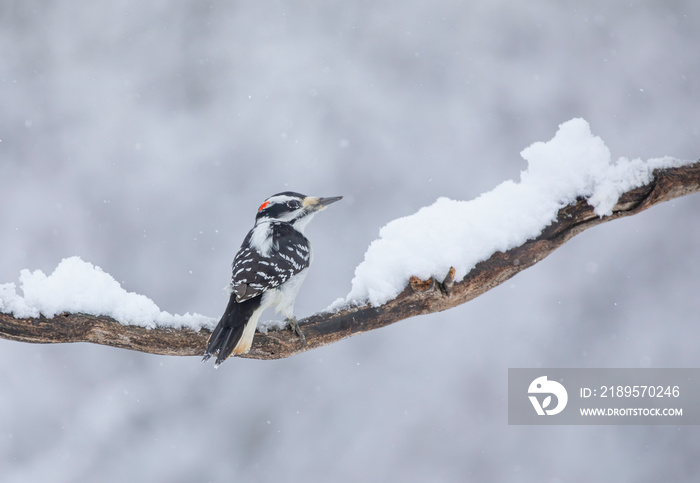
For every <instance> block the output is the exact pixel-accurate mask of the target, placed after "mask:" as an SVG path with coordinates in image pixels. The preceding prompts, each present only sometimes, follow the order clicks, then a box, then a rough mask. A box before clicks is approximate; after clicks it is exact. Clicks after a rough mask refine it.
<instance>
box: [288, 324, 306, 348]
mask: <svg viewBox="0 0 700 483" xmlns="http://www.w3.org/2000/svg"><path fill="white" fill-rule="evenodd" d="M287 322H288V323H289V328H290V330H291V331H292V332H294V333H295V334H296V335H298V336H299V338H300V339H301V348H302V349H303V348H304V346H305V345H306V337H305V336H304V333H303V332H302V331H301V327H299V323H298V322H297V318H296V317H290V318H288V319H287Z"/></svg>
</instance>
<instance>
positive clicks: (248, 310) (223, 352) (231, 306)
mask: <svg viewBox="0 0 700 483" xmlns="http://www.w3.org/2000/svg"><path fill="white" fill-rule="evenodd" d="M261 298H262V295H259V296H257V297H253V298H252V299H250V300H246V301H245V302H241V303H238V302H236V294H235V293H232V294H231V298H230V299H229V301H228V305H227V306H226V311H225V312H224V315H222V316H221V320H219V324H218V325H217V326H216V328H215V329H214V332H212V333H211V336H210V337H209V343H208V344H207V350H206V351H205V352H204V357H203V358H202V362H205V361H207V360H208V359H209V358H210V357H211V356H213V355H215V356H216V362H215V365H216V366H218V365H219V364H221V363H222V362H224V361H225V360H226V359H227V358H228V357H229V356H230V355H231V353H232V352H233V351H234V349H236V346H237V345H238V343H239V342H243V341H241V338H242V337H243V333H244V330H245V328H246V325H247V324H248V323H249V322H250V323H255V324H256V325H257V317H256V320H254V321H253V320H250V319H251V317H252V316H253V313H254V312H255V310H256V309H257V308H258V307H260V301H261ZM249 331H250V330H249ZM249 331H247V332H249ZM252 332H253V333H254V332H255V327H253V328H252ZM250 336H251V338H252V333H251V334H250ZM245 349H246V350H241V351H238V352H236V353H237V354H238V353H242V352H247V349H248V348H247V347H246V348H245Z"/></svg>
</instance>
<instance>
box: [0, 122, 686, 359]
mask: <svg viewBox="0 0 700 483" xmlns="http://www.w3.org/2000/svg"><path fill="white" fill-rule="evenodd" d="M521 154H522V156H523V157H524V158H525V159H526V160H527V161H528V169H527V170H525V171H523V172H522V173H521V178H520V181H519V182H514V181H506V182H504V183H502V184H501V185H499V186H498V187H496V188H495V189H494V190H492V191H490V192H488V193H485V194H483V195H481V196H480V197H478V198H477V199H475V200H472V201H469V202H464V201H453V200H448V199H445V198H441V199H439V200H438V201H437V202H436V203H435V204H433V205H432V206H429V207H425V208H422V209H421V210H419V211H418V212H417V213H416V214H414V215H411V216H407V217H405V218H400V219H398V220H394V221H392V222H390V223H389V224H388V225H386V226H385V227H384V228H382V230H381V231H380V238H379V239H378V240H375V241H374V242H373V243H372V244H371V245H370V247H369V248H368V250H367V253H366V254H365V259H364V261H363V262H362V263H361V264H360V265H359V266H358V267H357V269H356V271H355V278H354V279H353V281H352V288H351V291H350V293H349V294H348V296H347V297H345V298H343V299H339V300H338V301H336V302H335V303H334V304H333V305H331V307H329V308H328V309H326V311H324V312H321V313H317V314H314V315H311V316H309V317H307V318H305V319H302V320H300V321H299V324H300V326H301V327H302V330H303V331H304V334H305V335H306V346H305V347H304V348H303V349H302V348H301V347H300V343H299V339H298V337H296V335H294V334H293V333H291V332H290V331H287V330H281V331H280V330H267V329H268V328H269V327H264V326H263V327H261V330H262V331H264V332H266V333H258V334H256V337H255V339H254V342H253V346H252V348H251V351H250V352H249V353H248V354H246V355H245V356H244V357H250V358H257V359H277V358H282V357H288V356H290V355H294V354H297V353H299V352H302V351H307V350H310V349H314V348H316V347H320V346H323V345H327V344H330V343H333V342H336V341H338V340H341V339H344V338H346V337H350V336H351V335H354V334H359V333H363V332H367V331H369V330H373V329H377V328H380V327H384V326H387V325H390V324H392V323H394V322H398V321H400V320H403V319H406V318H408V317H413V316H416V315H422V314H427V313H431V312H438V311H442V310H446V309H449V308H451V307H455V306H457V305H460V304H463V303H465V302H468V301H469V300H471V299H473V298H475V297H477V296H479V295H481V294H483V293H484V292H486V291H488V290H490V289H492V288H494V287H496V286H497V285H499V284H501V283H503V282H504V281H506V280H508V279H509V278H510V277H512V276H513V275H515V274H516V273H518V272H520V271H521V270H525V269H526V268H529V267H530V266H532V265H534V264H535V263H537V262H538V261H540V260H542V259H543V258H545V257H546V256H547V255H549V254H550V253H551V252H552V251H554V250H555V249H557V248H559V247H560V246H562V245H563V244H564V243H566V242H567V241H568V240H569V239H570V238H571V237H573V236H574V235H576V234H578V233H580V232H582V231H583V230H585V229H587V228H590V227H592V226H595V225H598V224H600V223H605V222H607V221H611V220H615V219H617V218H620V217H623V216H629V215H634V214H636V213H639V212H641V211H643V210H645V209H647V208H649V207H651V206H653V205H655V204H657V203H661V202H663V201H668V200H671V199H673V198H677V197H680V196H684V195H687V194H691V193H696V192H698V191H700V162H695V163H688V162H682V161H679V160H675V159H672V158H662V159H653V160H649V161H642V160H638V159H637V160H628V159H626V158H620V159H618V160H617V161H615V162H613V161H612V159H611V157H610V153H609V151H608V149H607V147H606V146H605V144H604V143H603V141H602V140H601V139H600V138H598V137H595V136H593V135H592V134H591V132H590V128H589V126H588V123H586V122H585V121H584V120H582V119H574V120H571V121H568V122H566V123H564V124H562V125H561V126H560V128H559V131H558V132H557V134H556V135H555V137H554V138H553V139H552V140H551V141H549V142H547V143H535V144H533V145H532V146H530V147H528V148H527V149H525V150H524V151H523V152H522V153H521ZM20 285H21V289H22V293H23V296H20V295H19V294H18V293H17V289H16V286H15V284H14V283H9V284H0V337H4V338H7V339H11V340H16V341H22V342H36V343H57V342H92V343H97V344H104V345H109V346H114V347H121V348H126V349H132V350H139V351H143V352H149V353H154V354H164V355H180V356H185V355H201V354H202V353H203V351H204V348H205V346H206V342H207V339H208V337H209V333H210V332H209V331H210V329H211V328H212V327H213V325H214V323H215V322H216V321H215V319H210V318H208V317H204V316H201V315H197V314H195V315H190V314H185V315H171V314H168V313H166V312H161V311H160V309H159V308H158V307H157V306H156V305H155V304H154V303H153V302H152V301H151V300H150V299H148V298H147V297H145V296H143V295H139V294H134V293H127V292H126V291H124V290H123V289H122V288H121V286H120V285H119V284H118V282H116V281H115V280H114V279H113V278H112V277H111V276H110V275H109V274H107V273H105V272H103V271H102V270H100V269H99V268H98V267H94V266H92V265H91V264H89V263H86V262H83V261H82V260H80V259H79V258H78V257H72V258H68V259H65V260H63V261H62V262H61V264H59V266H58V267H57V268H56V270H55V271H54V273H53V274H51V275H50V276H46V275H44V274H43V273H42V272H40V271H35V272H30V271H28V270H23V271H22V273H21V275H20ZM88 314H93V315H88Z"/></svg>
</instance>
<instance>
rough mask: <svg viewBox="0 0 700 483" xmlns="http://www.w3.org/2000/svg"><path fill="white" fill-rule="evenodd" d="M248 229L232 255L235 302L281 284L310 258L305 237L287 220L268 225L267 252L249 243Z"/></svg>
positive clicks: (307, 263)
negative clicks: (269, 228) (269, 227)
mask: <svg viewBox="0 0 700 483" xmlns="http://www.w3.org/2000/svg"><path fill="white" fill-rule="evenodd" d="M252 233H253V232H252V230H251V232H250V233H248V236H247V237H246V239H245V240H244V241H243V246H242V247H241V249H240V250H239V251H238V253H237V254H236V256H235V258H234V259H233V268H232V271H233V275H232V277H231V288H232V292H233V293H235V294H236V302H239V303H240V302H245V301H246V300H249V299H251V298H253V297H256V296H258V295H260V294H262V293H263V292H265V291H267V290H269V289H272V288H275V287H278V286H279V285H281V284H283V283H284V282H286V281H287V280H289V279H290V278H291V277H293V276H294V275H296V274H298V273H299V272H301V271H302V270H304V269H305V268H307V267H308V266H309V262H310V259H311V248H310V246H309V241H308V240H307V239H306V237H305V236H304V235H302V234H301V233H299V232H298V231H296V230H295V229H294V228H293V227H292V226H291V225H289V224H288V223H279V224H275V225H273V226H272V227H271V234H270V236H272V244H271V248H270V250H269V253H267V254H263V253H260V252H258V251H257V250H256V249H255V248H252V247H251V246H250V238H251V236H252Z"/></svg>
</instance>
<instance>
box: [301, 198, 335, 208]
mask: <svg viewBox="0 0 700 483" xmlns="http://www.w3.org/2000/svg"><path fill="white" fill-rule="evenodd" d="M342 199H343V197H342V196H331V197H329V198H313V197H311V196H307V197H306V198H304V202H303V203H304V208H306V209H307V210H309V211H321V210H322V209H324V208H325V207H326V206H328V205H330V204H331V203H335V202H336V201H339V200H342Z"/></svg>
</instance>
